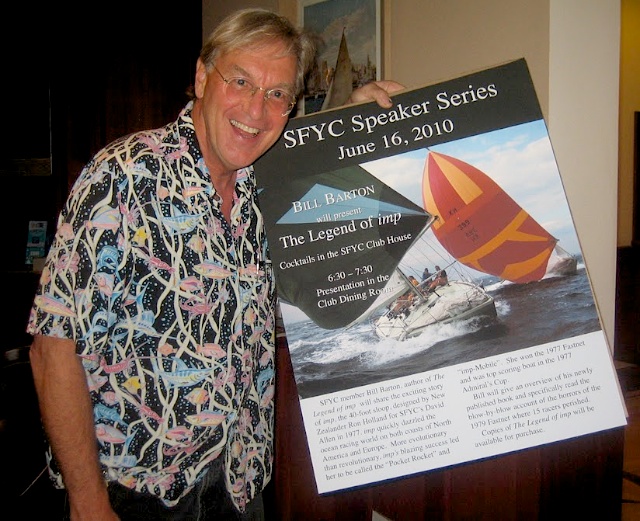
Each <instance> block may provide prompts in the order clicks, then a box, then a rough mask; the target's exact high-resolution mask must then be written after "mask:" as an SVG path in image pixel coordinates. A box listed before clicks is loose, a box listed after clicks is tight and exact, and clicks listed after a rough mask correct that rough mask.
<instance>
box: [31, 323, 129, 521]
mask: <svg viewBox="0 0 640 521" xmlns="http://www.w3.org/2000/svg"><path fill="white" fill-rule="evenodd" d="M29 358H30V361H31V370H32V372H33V380H34V384H35V389H36V392H37V395H38V402H39V404H40V415H41V417H42V422H43V424H44V428H45V432H46V433H47V437H48V440H49V443H50V444H51V448H52V450H53V454H54V457H55V459H56V462H57V463H58V465H59V466H60V469H61V471H62V476H63V479H64V485H65V487H66V489H67V493H68V495H69V504H70V509H71V519H72V520H76V521H79V520H82V521H85V520H89V519H91V520H116V519H118V516H117V515H116V514H115V513H114V512H113V510H112V509H111V505H110V503H109V496H108V494H107V487H106V483H105V480H104V477H103V475H102V472H101V470H100V464H99V460H98V449H97V444H98V441H97V438H96V433H95V426H94V421H93V407H92V405H91V398H90V396H89V388H88V386H87V380H86V376H85V372H84V369H83V367H82V362H81V360H80V357H79V356H78V355H77V354H76V347H75V343H74V342H73V341H71V340H68V339H60V338H54V337H47V336H42V335H36V336H35V337H34V340H33V344H32V345H31V349H30V351H29Z"/></svg>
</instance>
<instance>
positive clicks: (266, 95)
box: [213, 65, 298, 118]
mask: <svg viewBox="0 0 640 521" xmlns="http://www.w3.org/2000/svg"><path fill="white" fill-rule="evenodd" d="M213 68H214V69H215V70H216V72H217V73H218V75H219V76H220V78H221V79H222V81H223V82H224V84H225V85H226V86H227V87H229V86H230V84H231V82H232V81H233V80H243V81H246V82H247V83H248V84H249V85H251V87H252V89H250V90H249V92H250V97H251V98H253V96H254V95H255V93H256V92H257V91H259V90H261V91H263V92H264V94H263V96H262V98H263V99H264V101H265V102H268V101H269V99H270V94H271V93H272V92H274V91H278V90H280V91H281V90H282V89H279V88H277V87H272V88H270V89H267V88H265V87H258V86H257V85H256V84H254V83H253V81H251V80H250V79H249V78H245V77H244V76H232V77H231V78H225V77H224V76H223V75H222V73H221V72H220V70H219V69H218V67H216V66H215V65H213ZM225 94H226V91H225ZM290 96H291V101H290V102H289V108H288V109H287V110H286V111H285V112H283V113H281V114H280V116H281V117H283V118H284V117H286V116H288V115H289V114H291V111H292V110H293V107H295V106H296V103H297V101H298V99H297V96H295V95H293V94H291V95H290Z"/></svg>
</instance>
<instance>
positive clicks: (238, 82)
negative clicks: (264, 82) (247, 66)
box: [231, 78, 251, 89]
mask: <svg viewBox="0 0 640 521" xmlns="http://www.w3.org/2000/svg"><path fill="white" fill-rule="evenodd" d="M231 83H232V85H233V86H234V87H237V88H239V89H246V88H247V87H250V86H251V84H250V83H249V82H248V81H247V80H245V79H244V78H233V79H232V80H231Z"/></svg>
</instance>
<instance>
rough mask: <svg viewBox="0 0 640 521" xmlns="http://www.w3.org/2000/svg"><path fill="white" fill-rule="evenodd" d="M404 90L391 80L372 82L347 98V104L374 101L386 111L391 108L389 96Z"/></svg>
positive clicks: (391, 103) (402, 86) (400, 85)
mask: <svg viewBox="0 0 640 521" xmlns="http://www.w3.org/2000/svg"><path fill="white" fill-rule="evenodd" d="M404 88H405V86H404V85H402V84H400V83H398V82H396V81H393V80H380V81H372V82H370V83H367V84H366V85H363V86H362V87H358V88H357V89H356V90H354V91H353V92H352V93H351V96H349V99H348V100H347V103H361V102H363V101H375V102H377V103H378V105H380V106H381V107H382V108H385V109H388V108H390V107H392V106H393V101H391V97H390V94H393V93H394V92H398V91H401V90H403V89H404Z"/></svg>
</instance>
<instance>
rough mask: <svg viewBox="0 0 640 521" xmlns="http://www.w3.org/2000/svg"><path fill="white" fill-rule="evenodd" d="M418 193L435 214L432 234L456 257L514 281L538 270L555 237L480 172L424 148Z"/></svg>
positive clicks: (541, 271) (535, 274) (529, 278)
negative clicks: (420, 186) (425, 154)
mask: <svg viewBox="0 0 640 521" xmlns="http://www.w3.org/2000/svg"><path fill="white" fill-rule="evenodd" d="M422 196H423V202H424V208H425V210H427V211H428V212H430V213H433V214H435V215H437V216H438V217H439V218H438V219H437V220H436V222H435V223H434V225H433V228H432V229H433V232H434V234H435V236H436V238H437V239H438V241H440V243H441V244H442V246H443V247H444V248H445V249H446V250H447V251H448V252H449V253H450V254H451V255H453V256H454V257H455V258H456V259H458V260H459V261H460V262H461V263H463V264H465V265H466V266H469V267H471V268H473V269H475V270H478V271H482V272H484V273H489V274H491V275H495V276H497V277H500V278H502V279H506V280H510V281H512V282H518V283H523V282H531V281H535V280H540V279H541V278H542V277H543V276H544V274H545V271H546V268H547V263H548V261H549V256H550V255H551V253H552V251H553V248H554V246H555V244H556V242H557V241H556V239H555V238H554V237H553V236H551V235H550V234H549V233H548V232H547V231H546V230H545V229H544V228H543V227H542V226H540V225H539V224H538V223H537V222H536V221H535V220H534V219H533V217H531V216H530V215H529V214H528V213H527V212H526V211H525V210H523V209H522V208H521V207H520V205H518V204H517V203H516V202H515V201H514V200H513V199H512V198H511V197H510V196H509V195H508V194H507V193H506V192H505V191H504V190H503V189H502V188H500V186H498V184H497V183H496V182H495V181H493V180H492V179H491V178H490V177H489V176H487V175H486V174H485V173H484V172H482V171H480V170H478V169H477V168H475V167H473V166H471V165H470V164H468V163H465V162H464V161H461V160H459V159H456V158H454V157H451V156H447V155H444V154H439V153H436V152H429V154H428V155H427V161H426V164H425V169H424V176H423V180H422Z"/></svg>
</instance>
